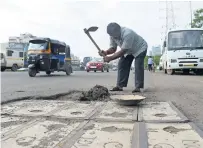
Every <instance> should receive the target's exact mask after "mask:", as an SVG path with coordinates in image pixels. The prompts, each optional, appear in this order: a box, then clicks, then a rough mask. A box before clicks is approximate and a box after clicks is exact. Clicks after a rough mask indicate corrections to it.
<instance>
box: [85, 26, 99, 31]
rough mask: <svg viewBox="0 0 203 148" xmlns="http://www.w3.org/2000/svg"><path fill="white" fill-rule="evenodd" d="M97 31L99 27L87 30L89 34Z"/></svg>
mask: <svg viewBox="0 0 203 148" xmlns="http://www.w3.org/2000/svg"><path fill="white" fill-rule="evenodd" d="M97 29H98V27H96V26H92V27H90V28H89V29H87V31H88V32H95V31H97Z"/></svg>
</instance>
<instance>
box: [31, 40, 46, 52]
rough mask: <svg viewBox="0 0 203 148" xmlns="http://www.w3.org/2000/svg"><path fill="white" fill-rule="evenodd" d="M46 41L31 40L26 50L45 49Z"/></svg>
mask: <svg viewBox="0 0 203 148" xmlns="http://www.w3.org/2000/svg"><path fill="white" fill-rule="evenodd" d="M46 49H48V42H47V41H44V40H32V41H30V43H29V46H28V50H46Z"/></svg>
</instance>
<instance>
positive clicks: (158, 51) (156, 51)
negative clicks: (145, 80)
mask: <svg viewBox="0 0 203 148" xmlns="http://www.w3.org/2000/svg"><path fill="white" fill-rule="evenodd" d="M152 56H161V46H160V45H158V46H152Z"/></svg>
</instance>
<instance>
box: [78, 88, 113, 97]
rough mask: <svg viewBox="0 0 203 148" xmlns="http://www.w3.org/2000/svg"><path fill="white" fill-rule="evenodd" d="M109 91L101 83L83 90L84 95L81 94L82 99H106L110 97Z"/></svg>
mask: <svg viewBox="0 0 203 148" xmlns="http://www.w3.org/2000/svg"><path fill="white" fill-rule="evenodd" d="M109 96H110V94H109V91H108V89H107V88H106V87H104V86H101V85H96V86H94V87H93V88H91V89H90V90H89V91H87V92H82V95H81V96H80V98H79V100H80V101H96V100H98V101H104V100H108V99H109Z"/></svg>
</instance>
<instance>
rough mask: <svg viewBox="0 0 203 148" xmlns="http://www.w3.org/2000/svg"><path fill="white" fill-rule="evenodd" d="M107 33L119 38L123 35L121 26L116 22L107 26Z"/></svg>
mask: <svg viewBox="0 0 203 148" xmlns="http://www.w3.org/2000/svg"><path fill="white" fill-rule="evenodd" d="M107 33H108V34H109V35H110V36H112V37H119V36H120V33H121V26H120V25H119V24H117V23H115V22H113V23H109V24H108V26H107Z"/></svg>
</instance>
